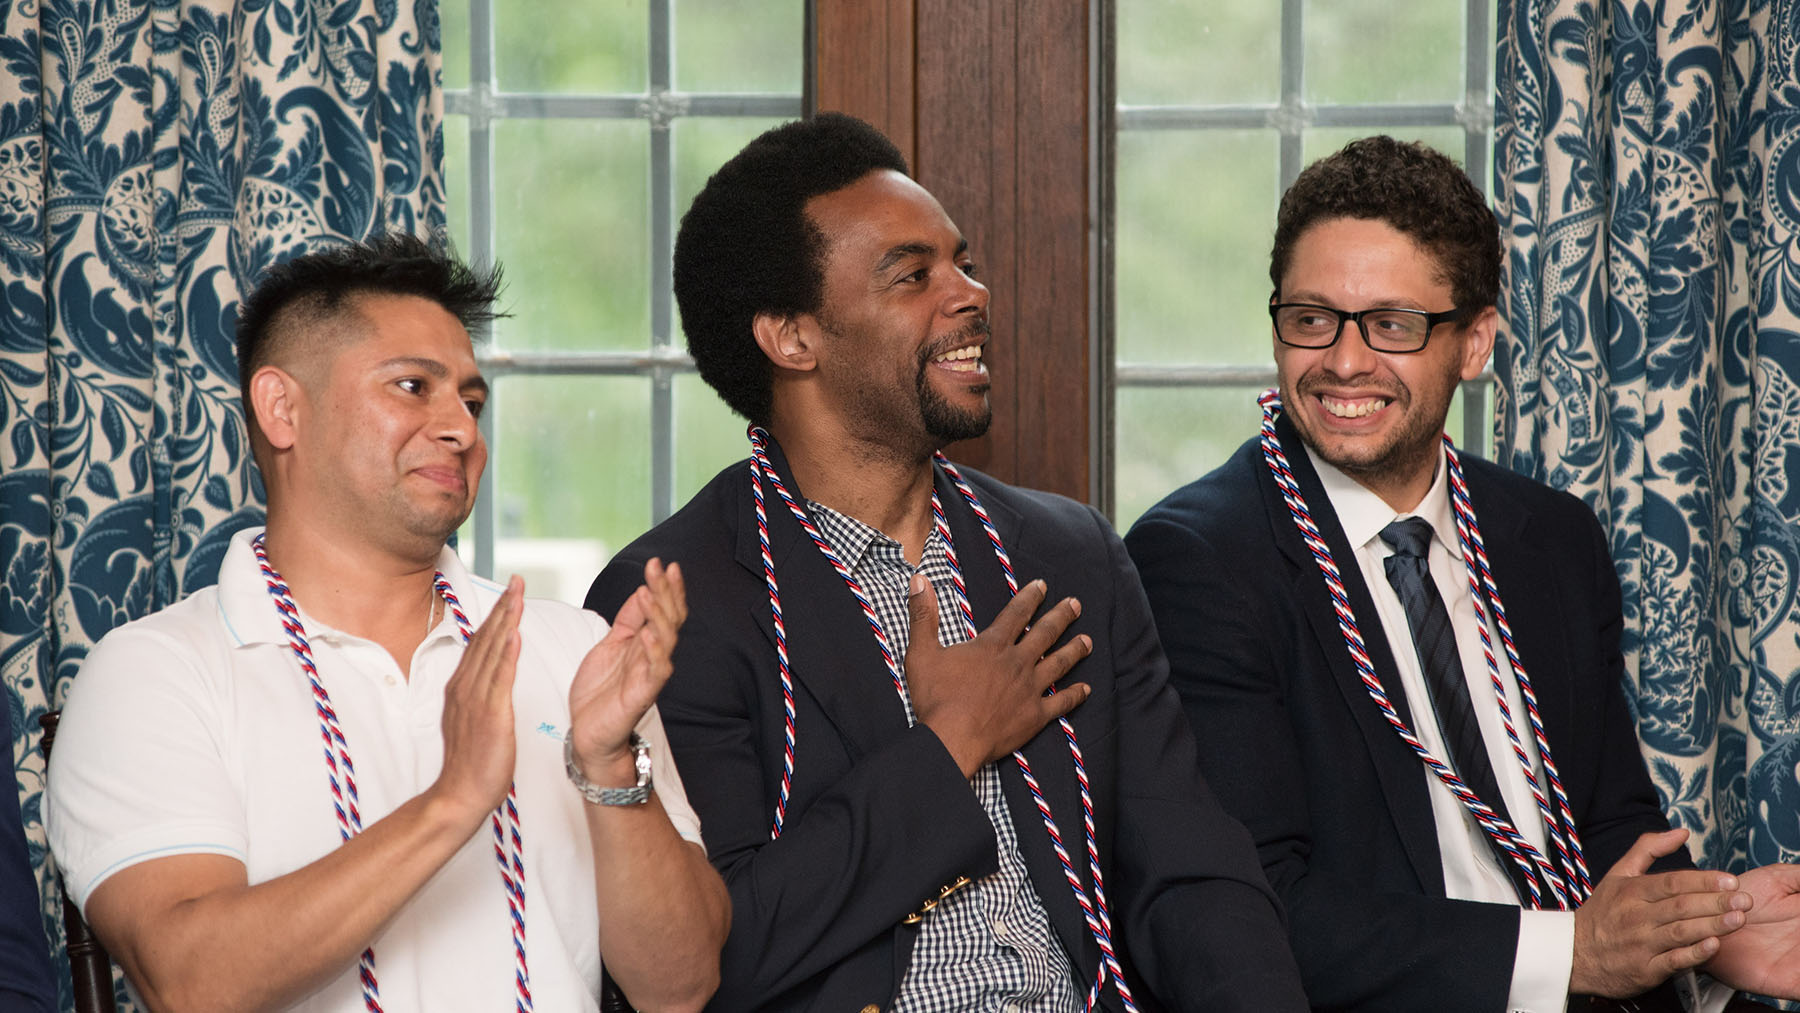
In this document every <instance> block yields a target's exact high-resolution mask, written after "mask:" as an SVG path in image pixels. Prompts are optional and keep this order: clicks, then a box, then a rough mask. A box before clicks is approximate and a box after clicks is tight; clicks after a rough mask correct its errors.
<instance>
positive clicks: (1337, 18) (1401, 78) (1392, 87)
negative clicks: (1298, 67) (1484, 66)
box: [1304, 0, 1466, 105]
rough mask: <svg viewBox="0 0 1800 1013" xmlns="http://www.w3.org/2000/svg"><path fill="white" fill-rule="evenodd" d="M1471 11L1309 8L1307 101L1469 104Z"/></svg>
mask: <svg viewBox="0 0 1800 1013" xmlns="http://www.w3.org/2000/svg"><path fill="white" fill-rule="evenodd" d="M1465 7H1466V5H1465V4H1462V3H1445V2H1442V0H1440V2H1438V3H1425V4H1418V3H1394V2H1393V0H1329V2H1324V3H1309V4H1307V5H1306V14H1305V28H1304V35H1305V37H1306V98H1307V101H1309V102H1313V103H1322V102H1331V103H1344V104H1350V105H1354V104H1359V103H1364V102H1458V101H1461V100H1462V95H1463V91H1464V87H1463V52H1464V50H1463V13H1464V10H1465Z"/></svg>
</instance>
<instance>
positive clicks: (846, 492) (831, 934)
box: [588, 115, 1305, 1013]
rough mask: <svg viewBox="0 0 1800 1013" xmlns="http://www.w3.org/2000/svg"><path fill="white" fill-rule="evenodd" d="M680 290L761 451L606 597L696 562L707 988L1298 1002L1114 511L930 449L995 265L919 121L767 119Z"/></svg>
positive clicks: (690, 665)
mask: <svg viewBox="0 0 1800 1013" xmlns="http://www.w3.org/2000/svg"><path fill="white" fill-rule="evenodd" d="M675 294H676V298H677V299H678V300H679V302H680V306H681V317H682V324H683V326H684V328H685V329H686V331H687V335H688V345H689V348H690V349H691V351H692V352H693V355H694V359H695V361H696V362H697V363H698V364H699V368H700V374H701V376H703V377H704V378H705V379H706V380H707V382H708V383H710V384H712V386H713V387H714V388H715V389H716V390H717V391H718V392H719V394H720V396H721V397H723V398H724V399H725V400H726V402H727V403H728V404H730V405H731V406H732V407H733V408H734V409H736V410H737V411H738V412H739V413H740V414H742V415H744V416H745V417H746V418H748V419H749V420H750V422H751V423H752V426H751V436H750V438H751V448H752V456H751V459H750V461H748V462H740V463H738V464H734V465H732V466H731V467H729V468H727V469H726V470H725V471H723V472H721V473H720V475H719V476H718V477H717V478H716V479H714V480H713V481H712V483H711V484H709V485H708V486H707V487H706V488H705V489H703V490H701V491H700V493H699V494H698V495H696V496H695V497H694V499H693V500H692V501H691V502H689V503H688V504H687V505H686V506H685V507H684V508H682V510H681V511H680V512H678V513H677V514H676V515H675V516H674V517H672V518H670V519H669V520H668V521H667V522H665V523H663V524H662V525H660V526H659V527H657V528H656V529H655V530H653V531H651V532H650V533H649V534H647V535H645V536H644V537H642V538H640V539H638V541H637V542H635V543H633V544H632V545H631V546H629V547H627V548H626V549H625V550H624V551H623V552H621V553H620V554H619V555H618V557H617V558H616V559H615V560H613V562H612V563H611V564H610V565H609V566H608V567H607V568H606V570H605V571H604V572H603V573H602V574H601V575H600V577H599V579H598V580H596V581H595V583H594V587H593V589H592V590H591V591H590V592H589V595H588V605H589V607H591V608H595V609H596V610H598V611H599V612H600V613H601V614H602V615H607V614H610V613H611V612H612V610H614V609H616V608H618V607H620V604H621V603H622V602H624V601H625V600H626V597H627V595H628V594H629V593H630V591H631V588H632V587H634V586H635V585H636V584H637V583H638V582H639V581H640V580H641V575H642V573H643V569H644V565H645V563H646V561H648V560H649V559H651V558H653V557H657V556H660V557H662V558H666V559H673V560H679V561H680V563H681V566H682V567H683V569H684V570H685V571H686V572H687V573H688V574H689V577H688V586H689V587H690V588H691V591H690V602H691V604H692V607H693V611H692V614H691V618H690V619H689V621H688V625H687V627H686V629H685V631H684V632H683V635H682V639H681V642H680V644H679V646H677V648H676V652H675V666H676V669H677V672H678V673H679V674H677V675H676V676H675V677H674V679H673V680H671V682H670V683H669V684H668V685H667V686H666V687H665V689H664V691H663V694H662V695H661V697H660V698H659V706H660V707H661V709H662V713H663V717H664V720H665V721H666V722H667V725H668V729H669V736H670V741H671V745H672V746H673V747H674V749H675V751H676V753H677V754H678V755H679V756H680V758H681V767H682V771H683V774H684V777H685V778H686V780H687V783H688V784H689V785H690V789H689V790H690V797H691V799H692V800H693V802H694V805H695V808H696V810H697V811H698V812H699V813H700V816H701V819H702V820H703V822H704V824H705V826H706V839H707V843H708V845H709V853H710V855H711V857H712V860H713V863H714V864H715V865H716V866H717V867H718V869H719V870H720V872H721V873H722V874H723V875H724V877H725V881H726V884H727V886H728V888H729V889H730V892H731V898H732V906H733V915H732V927H731V932H730V935H729V937H728V940H727V943H726V947H725V953H724V956H723V958H722V969H721V975H722V977H721V985H720V988H719V993H718V995H717V997H716V998H715V999H714V1001H713V1003H712V1006H711V1008H713V1009H717V1010H738V1009H781V1010H802V1009H804V1010H815V1009H816V1010H834V1011H836V1010H864V1011H871V1013H872V1011H876V1010H890V1009H891V1010H899V1011H928V1010H946V1011H947V1010H956V1011H962V1010H992V1011H999V1010H1002V1009H1005V1010H1044V1011H1048V1010H1055V1011H1059V1013H1074V1011H1077V1010H1081V1009H1084V1008H1087V1007H1088V1006H1089V1005H1090V1004H1092V1003H1094V1002H1096V1001H1097V1002H1098V1005H1099V1008H1103V1009H1108V1010H1125V1011H1135V1010H1137V1009H1158V1008H1167V1009H1182V1010H1195V1011H1198V1010H1257V1011H1270V1010H1300V1009H1304V1008H1305V1000H1304V997H1303V996H1302V995H1301V992H1300V988H1299V982H1298V977H1297V972H1296V971H1295V969H1294V965H1293V962H1292V958H1291V957H1290V955H1289V954H1288V952H1287V947H1286V944H1285V942H1284V939H1283V931H1282V924H1281V915H1280V910H1279V908H1278V906H1277V905H1276V904H1275V902H1274V898H1273V895H1272V894H1271V892H1270V891H1269V888H1268V885H1267V884H1266V883H1265V882H1264V880H1263V877H1262V873H1261V871H1260V870H1259V869H1258V867H1257V863H1256V857H1255V854H1254V853H1253V852H1252V851H1251V849H1250V844H1249V840H1248V838H1247V837H1246V836H1245V834H1244V831H1243V828H1242V827H1241V826H1240V825H1238V824H1237V823H1236V821H1234V820H1232V819H1231V818H1230V817H1228V816H1226V815H1225V814H1224V813H1223V812H1222V811H1221V810H1220V809H1219V807H1218V805H1217V803H1216V802H1215V801H1214V800H1213V798H1212V796H1211V794H1210V793H1209V792H1208V791H1207V789H1206V788H1205V786H1204V784H1203V783H1202V782H1201V780H1200V777H1199V775H1198V772H1197V768H1196V766H1195V763H1194V743H1193V740H1192V737H1191V733H1190V732H1189V731H1188V729H1187V727H1186V724H1185V722H1184V721H1183V720H1182V717H1181V712H1180V707H1179V704H1178V702H1177V700H1176V698H1175V694H1174V693H1173V692H1172V691H1171V690H1170V689H1169V687H1168V680H1167V673H1166V670H1165V666H1164V662H1163V657H1162V652H1161V651H1160V649H1159V648H1158V647H1157V642H1156V636H1155V633H1154V630H1153V629H1152V626H1151V620H1150V614H1149V611H1148V608H1147V606H1146V604H1145V602H1144V598H1143V593H1142V591H1141V589H1140V588H1139V586H1138V582H1137V576H1136V574H1135V573H1134V572H1133V570H1132V567H1131V564H1130V562H1129V560H1127V559H1126V557H1125V553H1124V548H1123V546H1122V545H1121V544H1120V542H1119V540H1118V537H1117V536H1116V535H1115V534H1114V533H1113V532H1112V529H1111V528H1110V527H1109V526H1108V525H1107V523H1106V521H1105V519H1104V518H1102V517H1101V516H1100V515H1099V514H1097V513H1095V512H1094V511H1093V510H1091V509H1089V508H1087V507H1085V506H1082V505H1079V504H1076V503H1073V502H1071V501H1069V500H1065V499H1062V498H1059V497H1055V496H1050V495H1047V494H1043V493H1034V492H1029V491H1026V490H1021V489H1014V488H1010V487H1008V486H1006V485H1003V484H1001V483H999V482H997V481H995V480H993V479H991V478H989V477H987V476H985V475H981V474H979V473H976V472H974V471H970V470H959V469H957V468H955V467H954V466H953V465H951V464H950V463H949V462H948V461H947V460H945V459H943V458H942V457H941V456H939V455H938V453H937V452H938V451H939V450H940V448H942V447H944V446H947V445H948V444H950V443H952V442H954V441H956V440H960V439H965V438H969V437H973V436H978V435H980V434H981V433H982V432H984V431H985V430H986V429H987V425H988V420H989V416H990V414H991V412H990V409H989V406H988V397H987V395H988V384H989V378H988V371H987V368H986V366H985V365H984V364H983V357H984V354H985V347H986V345H987V343H988V342H989V340H990V339H991V337H992V333H991V330H990V328H989V325H988V292H987V289H986V288H984V287H983V286H982V285H981V283H980V282H978V281H976V280H975V264H974V261H973V259H972V257H971V253H970V250H969V248H968V244H967V242H965V241H964V239H963V237H962V235H961V233H960V232H958V230H957V228H956V226H955V224H954V223H953V222H952V221H951V220H950V218H949V216H948V215H947V214H945V212H944V209H943V208H942V207H941V206H939V204H938V202H937V201H936V200H934V199H933V198H932V196H931V194H929V193H927V192H926V191H925V190H924V189H923V188H922V187H920V186H919V185H918V184H917V183H915V182H914V181H913V180H912V179H910V178H909V177H908V175H907V169H906V162H905V160H904V159H903V158H902V157H901V156H900V154H899V152H898V151H896V150H895V149H894V147H893V145H892V144H891V143H889V142H888V140H887V139H886V138H884V137H882V136H881V134H880V133H879V132H877V131H875V130H874V129H873V128H871V127H869V126H868V125H867V124H864V123H862V122H860V121H858V120H855V119H852V118H850V117H847V116H841V115H821V116H818V117H817V118H815V119H811V120H806V121H801V122H797V123H790V124H787V125H785V126H782V127H778V128H776V129H774V130H771V131H769V132H768V133H766V134H764V135H762V136H761V137H759V138H757V139H756V140H755V141H753V142H751V143H750V145H749V146H748V147H746V148H745V149H744V150H743V151H742V152H741V153H740V154H738V155H737V156H736V157H734V158H733V159H731V160H730V161H729V162H727V163H726V164H725V165H724V166H723V167H722V168H721V169H720V170H719V171H718V172H717V173H716V174H715V175H714V176H713V177H712V179H711V180H710V181H709V182H708V183H707V185H706V188H705V190H703V191H702V192H701V194H700V195H699V197H698V198H696V199H695V201H694V205H693V208H692V210H691V211H689V212H688V214H687V216H686V218H684V219H683V221H682V226H681V232H680V236H679V238H678V240H677V243H676V253H675ZM1046 605H1048V606H1049V607H1048V608H1047V609H1046V608H1044V606H1046ZM1052 688H1054V689H1055V692H1054V693H1050V692H1048V691H1049V690H1051V689H1052Z"/></svg>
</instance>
